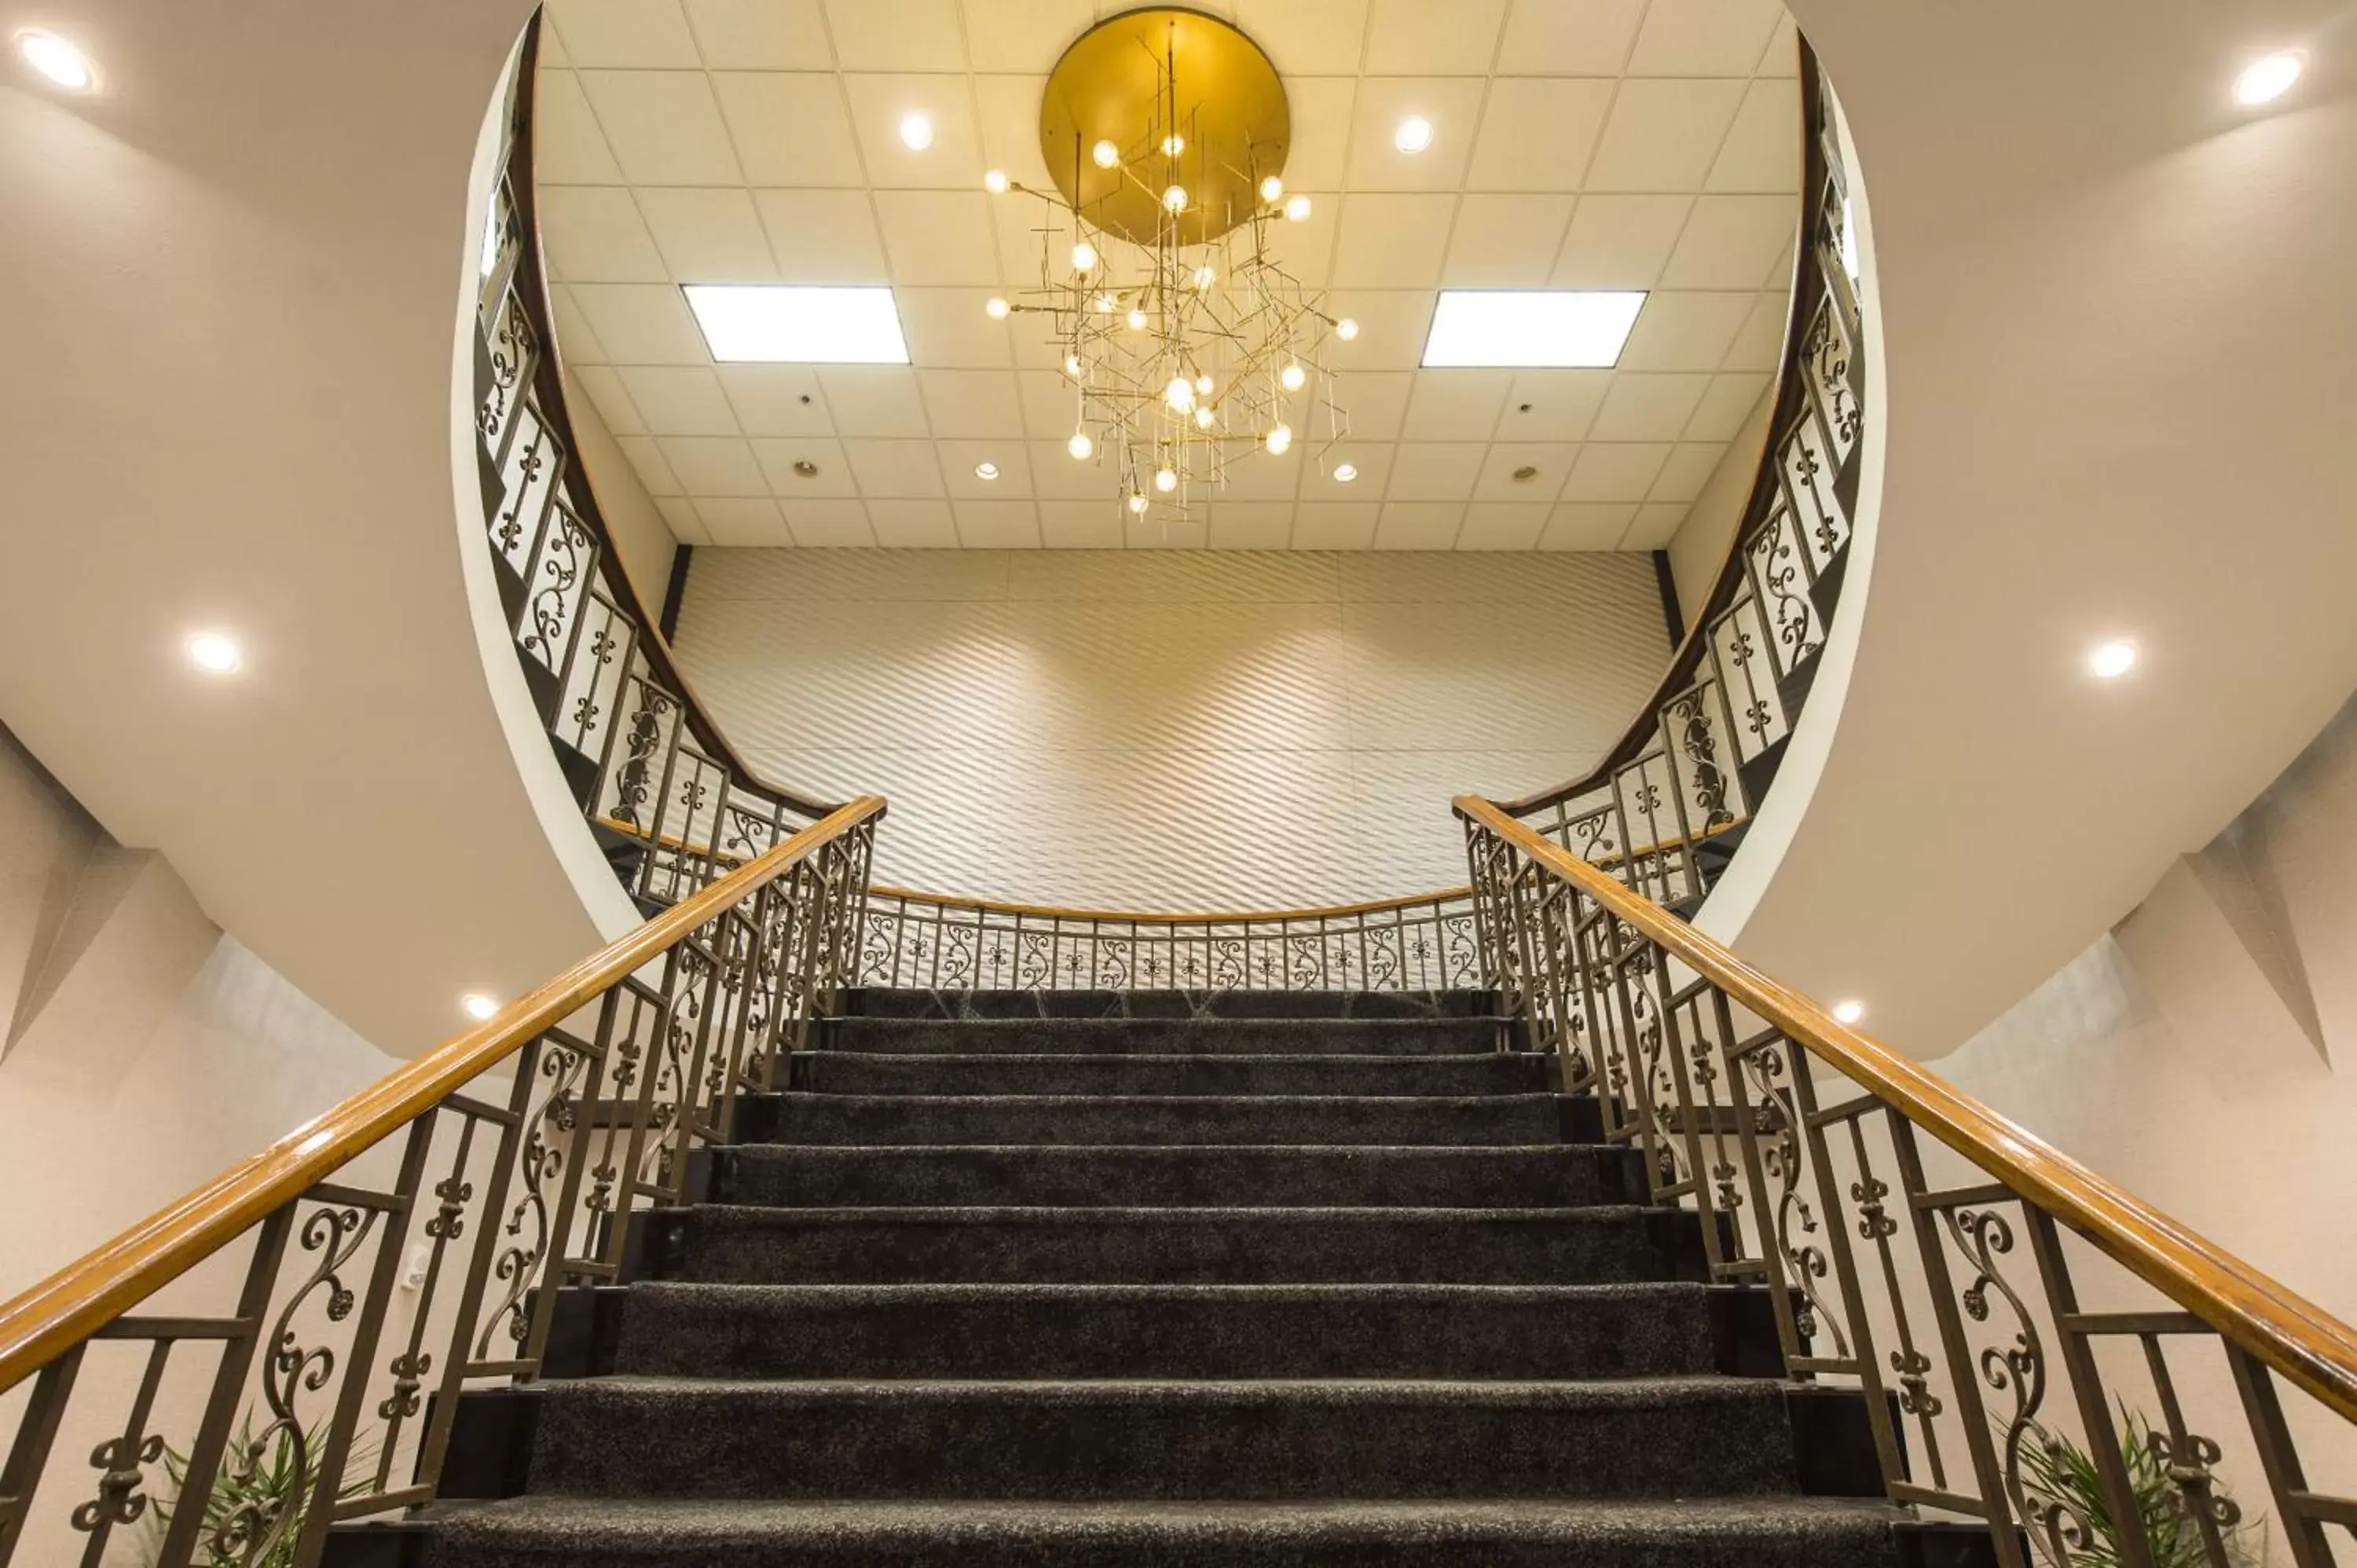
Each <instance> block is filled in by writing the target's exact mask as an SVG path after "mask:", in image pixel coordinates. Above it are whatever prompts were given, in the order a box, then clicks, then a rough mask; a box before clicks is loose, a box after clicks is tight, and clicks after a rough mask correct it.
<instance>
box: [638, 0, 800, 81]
mask: <svg viewBox="0 0 2357 1568" xmlns="http://www.w3.org/2000/svg"><path fill="white" fill-rule="evenodd" d="M625 3H628V0H625ZM687 21H688V26H690V27H693V28H694V30H695V41H696V44H697V46H698V48H700V50H701V51H702V53H703V55H704V58H705V62H706V63H708V64H710V65H715V66H726V67H732V68H735V69H737V70H833V69H834V52H833V51H832V50H830V49H829V48H827V44H826V17H825V16H824V14H823V13H822V12H821V11H820V9H819V4H818V0H687Z"/></svg>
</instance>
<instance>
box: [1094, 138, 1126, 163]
mask: <svg viewBox="0 0 2357 1568" xmlns="http://www.w3.org/2000/svg"><path fill="white" fill-rule="evenodd" d="M1089 156H1090V157H1092V158H1093V159H1095V160H1096V166H1097V167H1099V168H1111V167H1113V166H1114V165H1115V164H1118V163H1119V162H1121V149H1120V148H1119V147H1116V146H1114V145H1113V144H1112V143H1111V142H1099V143H1098V144H1097V145H1095V146H1093V147H1091V148H1090V149H1089Z"/></svg>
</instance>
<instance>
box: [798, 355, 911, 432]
mask: <svg viewBox="0 0 2357 1568" xmlns="http://www.w3.org/2000/svg"><path fill="white" fill-rule="evenodd" d="M818 380H819V385H820V386H821V387H823V388H824V389H825V392H826V408H827V413H828V414H829V415H830V416H831V417H832V418H833V419H834V429H835V434H837V435H930V434H931V431H929V430H928V429H927V428H926V425H925V405H924V401H923V399H922V398H920V396H919V395H918V392H917V373H916V372H915V371H911V370H908V369H905V368H903V367H901V366H898V365H829V366H825V367H823V368H822V369H821V370H820V371H819V372H818Z"/></svg>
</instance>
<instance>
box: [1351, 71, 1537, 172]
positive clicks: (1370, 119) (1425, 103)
mask: <svg viewBox="0 0 2357 1568" xmlns="http://www.w3.org/2000/svg"><path fill="white" fill-rule="evenodd" d="M1488 86H1489V83H1488V82H1486V81H1484V80H1483V79H1482V78H1480V77H1478V76H1457V77H1444V76H1370V77H1365V78H1362V79H1361V81H1360V82H1359V93H1358V103H1357V107H1356V109H1355V110H1354V111H1353V113H1352V114H1351V144H1350V159H1351V161H1350V188H1351V190H1353V191H1361V190H1455V189H1456V188H1458V186H1460V185H1462V184H1463V183H1464V180H1465V167H1466V160H1467V159H1468V158H1469V157H1470V156H1472V153H1473V135H1474V131H1475V129H1476V127H1477V126H1478V127H1480V131H1481V139H1482V142H1483V144H1484V145H1487V144H1488V142H1489V130H1488V125H1489V121H1488V117H1487V116H1485V115H1484V114H1483V113H1482V109H1481V96H1482V93H1483V91H1484V90H1485V89H1487V88H1488ZM1491 113H1492V114H1494V113H1496V106H1495V102H1494V100H1493V102H1492V104H1491ZM1411 114H1420V115H1422V116H1423V117H1424V118H1425V119H1426V120H1428V121H1430V122H1431V123H1432V145H1430V146H1428V147H1426V149H1425V150H1424V151H1422V152H1420V153H1403V152H1401V151H1400V150H1399V148H1398V147H1396V146H1394V145H1393V143H1392V137H1393V134H1394V132H1395V131H1396V130H1397V129H1398V126H1399V123H1400V122H1401V121H1402V120H1405V119H1406V118H1407V117H1408V116H1409V115H1411ZM1304 178H1305V180H1306V179H1307V177H1306V176H1305V177H1304Z"/></svg>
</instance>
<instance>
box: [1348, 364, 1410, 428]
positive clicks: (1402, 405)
mask: <svg viewBox="0 0 2357 1568" xmlns="http://www.w3.org/2000/svg"><path fill="white" fill-rule="evenodd" d="M1414 386H1415V372H1414V371H1352V372H1351V373H1349V374H1347V375H1341V376H1338V377H1336V378H1335V385H1334V401H1335V402H1336V403H1340V405H1341V406H1342V409H1343V411H1344V412H1345V413H1348V414H1349V415H1350V416H1351V435H1350V438H1351V440H1353V441H1396V440H1398V439H1399V433H1400V425H1401V424H1402V423H1404V422H1405V420H1406V418H1407V399H1408V392H1409V391H1410V389H1412V388H1413V387H1414Z"/></svg>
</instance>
